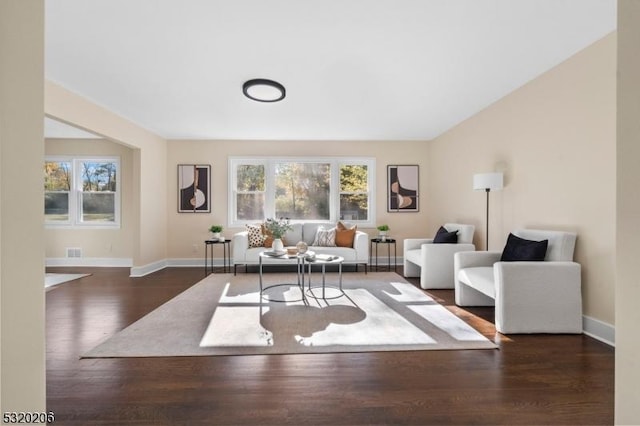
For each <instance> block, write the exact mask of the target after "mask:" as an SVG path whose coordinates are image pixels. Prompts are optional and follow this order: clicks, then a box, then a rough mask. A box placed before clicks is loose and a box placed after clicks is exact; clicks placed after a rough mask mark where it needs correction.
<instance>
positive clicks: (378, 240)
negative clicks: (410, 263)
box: [369, 238, 398, 272]
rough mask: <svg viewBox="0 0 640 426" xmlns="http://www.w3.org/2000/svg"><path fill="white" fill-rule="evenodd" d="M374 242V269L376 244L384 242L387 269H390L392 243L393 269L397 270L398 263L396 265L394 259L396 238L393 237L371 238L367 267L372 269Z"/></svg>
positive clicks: (395, 256)
mask: <svg viewBox="0 0 640 426" xmlns="http://www.w3.org/2000/svg"><path fill="white" fill-rule="evenodd" d="M374 244H375V248H376V256H375V261H376V271H377V270H378V245H379V244H386V245H387V271H390V270H391V244H393V270H394V271H395V272H398V265H396V259H397V252H396V240H395V238H386V239H385V240H382V238H372V239H371V242H370V243H369V267H370V268H371V269H373V259H372V256H373V247H374Z"/></svg>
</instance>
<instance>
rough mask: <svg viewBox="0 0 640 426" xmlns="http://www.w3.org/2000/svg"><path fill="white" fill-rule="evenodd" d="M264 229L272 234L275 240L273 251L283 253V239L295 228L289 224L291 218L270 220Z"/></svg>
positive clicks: (265, 223) (266, 222)
mask: <svg viewBox="0 0 640 426" xmlns="http://www.w3.org/2000/svg"><path fill="white" fill-rule="evenodd" d="M264 227H265V228H266V229H267V231H269V232H270V233H271V236H272V237H273V238H274V240H273V246H272V247H273V250H274V251H282V250H284V244H283V243H282V237H283V236H284V234H286V233H287V231H291V230H292V229H293V227H292V226H291V223H290V222H289V218H286V217H285V218H282V217H281V218H280V219H272V218H269V219H267V220H266V221H265V222H264Z"/></svg>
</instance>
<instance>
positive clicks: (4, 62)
mask: <svg viewBox="0 0 640 426" xmlns="http://www.w3.org/2000/svg"><path fill="white" fill-rule="evenodd" d="M43 81H44V1H43V0H32V1H22V0H3V1H0V303H1V307H0V326H1V331H0V362H1V363H0V366H1V367H0V369H1V372H2V374H1V379H0V389H1V390H0V413H3V412H8V411H17V412H20V411H31V412H40V411H44V410H45V408H46V399H45V388H46V386H45V343H44V342H45V339H44V336H45V334H44V285H43V283H44V252H43V249H42V247H43V245H44V235H43V229H42V223H43V220H44V214H43V211H42V200H43V196H44V194H43V187H42V160H43V158H44V146H43V142H42V141H43V131H44V130H43V120H42V117H43V114H44V112H43V107H42V105H43V91H44V89H43Z"/></svg>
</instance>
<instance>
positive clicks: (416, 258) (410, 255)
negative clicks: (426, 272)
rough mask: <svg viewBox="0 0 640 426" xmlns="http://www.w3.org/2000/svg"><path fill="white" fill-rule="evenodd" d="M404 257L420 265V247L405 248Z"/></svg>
mask: <svg viewBox="0 0 640 426" xmlns="http://www.w3.org/2000/svg"><path fill="white" fill-rule="evenodd" d="M404 259H405V260H408V261H409V262H411V263H415V264H416V265H418V266H420V265H421V264H422V249H421V248H417V249H411V250H405V252H404Z"/></svg>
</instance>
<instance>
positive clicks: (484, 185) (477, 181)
mask: <svg viewBox="0 0 640 426" xmlns="http://www.w3.org/2000/svg"><path fill="white" fill-rule="evenodd" d="M473 189H476V190H478V189H483V190H496V189H502V173H477V174H475V175H473Z"/></svg>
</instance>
